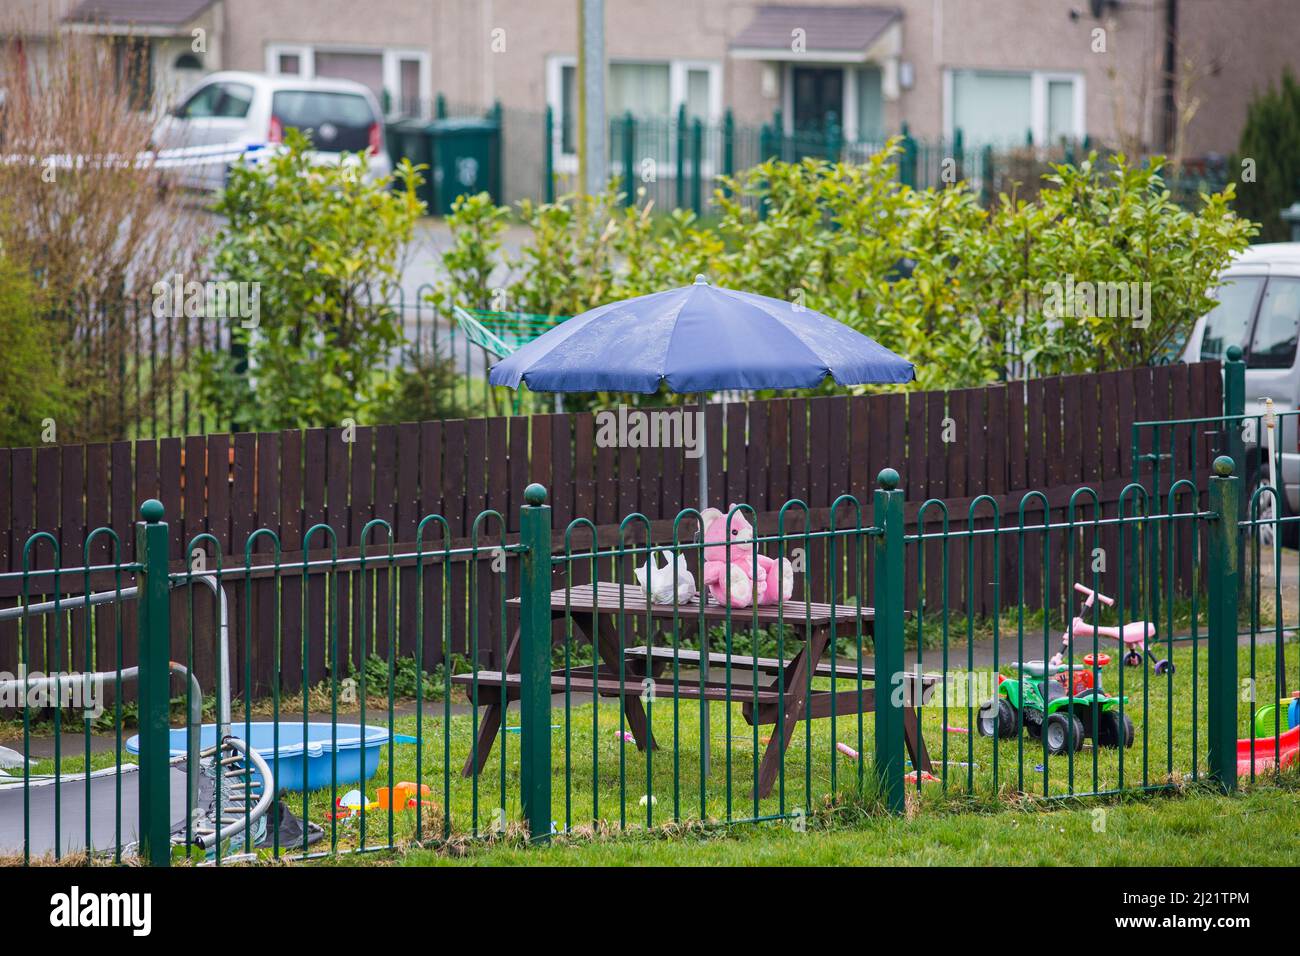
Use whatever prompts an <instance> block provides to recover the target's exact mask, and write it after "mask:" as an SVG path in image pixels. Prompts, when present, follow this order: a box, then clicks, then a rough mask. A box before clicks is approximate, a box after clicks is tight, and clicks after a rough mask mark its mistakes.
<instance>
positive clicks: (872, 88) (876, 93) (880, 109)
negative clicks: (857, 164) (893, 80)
mask: <svg viewBox="0 0 1300 956" xmlns="http://www.w3.org/2000/svg"><path fill="white" fill-rule="evenodd" d="M857 84H858V129H857V139H859V140H869V141H875V140H878V139H881V138H882V137H883V136H884V133H885V97H884V91H883V77H882V74H881V72H880V67H878V66H864V67H862V69H860V70H858V76H857Z"/></svg>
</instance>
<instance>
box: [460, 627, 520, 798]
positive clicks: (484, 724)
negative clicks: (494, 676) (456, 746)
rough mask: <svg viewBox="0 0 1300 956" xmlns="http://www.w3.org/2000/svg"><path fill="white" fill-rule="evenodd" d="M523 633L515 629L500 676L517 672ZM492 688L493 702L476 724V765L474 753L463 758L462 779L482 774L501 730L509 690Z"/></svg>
mask: <svg viewBox="0 0 1300 956" xmlns="http://www.w3.org/2000/svg"><path fill="white" fill-rule="evenodd" d="M522 632H523V627H522V625H521V626H520V627H517V628H515V634H514V637H512V638H510V647H509V649H508V650H507V651H506V661H505V667H504V668H503V669H502V671H501V673H502V676H504V675H506V674H510V673H514V672H515V671H517V670H519V655H520V646H519V640H520V634H521V633H522ZM502 684H503V686H502V687H501V688H499V689H498V688H493V690H494V691H495V698H496V699H495V700H492V701H489V703H488V705H487V706H486V707H485V708H484V709H483V717H482V719H480V720H479V722H478V731H477V733H478V764H477V766H476V765H475V763H474V751H473V750H471V751H470V752H469V756H468V757H466V758H465V768H464V769H463V770H462V771H461V776H463V777H473V776H476V775H478V774H480V773H482V772H483V768H484V767H485V766H487V758H488V754H490V753H491V752H492V742H493V741H494V740H496V739H497V732H498V731H499V730H500V729H501V717H502V715H503V714H504V713H505V708H506V705H507V704H509V703H510V689H509V688H508V687H506V686H504V681H503V682H502Z"/></svg>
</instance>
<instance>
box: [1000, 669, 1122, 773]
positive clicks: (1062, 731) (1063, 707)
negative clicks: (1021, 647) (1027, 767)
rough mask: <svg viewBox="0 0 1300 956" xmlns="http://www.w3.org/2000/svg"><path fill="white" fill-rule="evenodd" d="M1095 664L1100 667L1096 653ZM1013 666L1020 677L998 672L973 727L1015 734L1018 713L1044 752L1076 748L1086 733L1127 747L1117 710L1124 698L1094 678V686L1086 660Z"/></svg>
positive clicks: (1103, 744) (1105, 742)
mask: <svg viewBox="0 0 1300 956" xmlns="http://www.w3.org/2000/svg"><path fill="white" fill-rule="evenodd" d="M1109 660H1110V659H1109V658H1107V659H1106V663H1109ZM1095 664H1096V666H1098V667H1100V666H1103V665H1102V661H1101V658H1100V657H1098V658H1097V660H1096V661H1095ZM1014 666H1015V667H1016V668H1017V669H1018V670H1019V671H1020V676H1019V677H1014V678H1013V677H1006V676H1004V675H1002V674H999V675H998V696H997V697H996V698H995V699H994V700H992V701H989V702H988V703H987V704H985V705H984V707H982V708H981V709H980V713H979V719H978V720H977V721H976V726H977V727H978V728H979V732H980V734H981V735H983V736H985V737H993V736H997V737H1000V738H1003V739H1005V738H1009V737H1014V736H1016V725H1017V719H1016V713H1017V711H1018V712H1019V713H1020V715H1021V720H1020V722H1021V723H1022V724H1023V726H1024V728H1025V729H1026V730H1027V731H1029V734H1030V736H1031V737H1042V738H1043V739H1044V740H1045V741H1046V743H1047V751H1048V753H1052V754H1061V753H1067V752H1069V751H1074V750H1078V749H1079V748H1080V747H1082V746H1083V741H1084V739H1085V738H1088V737H1090V738H1092V740H1093V741H1094V743H1096V744H1097V745H1098V746H1100V747H1120V746H1123V747H1131V746H1133V719H1132V718H1131V717H1129V715H1128V714H1126V713H1123V712H1121V710H1120V705H1121V704H1127V703H1128V698H1127V697H1123V698H1120V697H1111V696H1110V695H1108V694H1107V693H1106V692H1105V690H1103V689H1102V687H1101V684H1100V681H1098V682H1097V684H1096V686H1094V685H1093V679H1092V674H1091V670H1092V665H1091V664H1088V665H1085V664H1075V665H1074V667H1073V668H1071V667H1070V666H1069V665H1066V664H1050V663H1047V664H1045V663H1043V662H1042V661H1022V662H1020V663H1018V664H1016V665H1014ZM1083 670H1087V671H1089V673H1088V675H1087V677H1086V678H1085V677H1083V676H1082V675H1080V674H1079V672H1080V671H1083ZM1094 716H1095V721H1094Z"/></svg>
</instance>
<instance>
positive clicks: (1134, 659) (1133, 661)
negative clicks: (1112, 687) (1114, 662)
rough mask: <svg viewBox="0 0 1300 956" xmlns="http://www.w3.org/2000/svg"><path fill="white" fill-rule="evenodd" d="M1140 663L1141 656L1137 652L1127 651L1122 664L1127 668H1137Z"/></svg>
mask: <svg viewBox="0 0 1300 956" xmlns="http://www.w3.org/2000/svg"><path fill="white" fill-rule="evenodd" d="M1141 663H1142V655H1141V654H1139V653H1138V652H1137V651H1129V652H1128V653H1127V654H1125V655H1124V664H1125V665H1126V666H1128V667H1137V666H1138V665H1139V664H1141Z"/></svg>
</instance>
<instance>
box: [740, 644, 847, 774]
mask: <svg viewBox="0 0 1300 956" xmlns="http://www.w3.org/2000/svg"><path fill="white" fill-rule="evenodd" d="M828 637H829V635H828V634H827V629H826V628H824V627H818V628H814V629H813V632H812V634H811V635H810V636H809V638H808V643H807V644H806V645H805V646H804V647H803V648H801V649H800V651H799V653H798V654H796V655H795V657H794V660H793V661H791V662H790V665H789V666H790V670H789V672H788V673H789V676H788V677H787V679H786V685H785V690H784V692H783V693H782V694H781V704H780V705H778V706H782V707H784V708H785V719H784V721H782V723H784V725H785V726H784V728H783V729H782V728H778V727H777V726H776V725H773V727H772V737H771V741H770V742H769V743H768V745H767V750H765V751H763V762H762V763H760V764H759V766H758V782H757V784H756V787H757V789H758V796H759V798H760V799H762V798H763V797H766V796H767V795H768V794H769V793H771V792H772V787H773V785H774V784H775V783H776V780H777V777H778V776H779V775H780V772H781V761H782V760H783V759H784V757H785V750H786V748H787V747H788V746H790V741H791V739H793V737H794V728H795V724H797V723H798V722H799V721H800V720H801V719H802V718H803V715H804V711H805V710H806V709H807V706H808V674H809V672H811V673H814V674H815V673H816V672H817V665H818V664H820V663H821V660H822V654H824V653H825V651H826V643H827V640H828ZM778 729H780V730H781V733H780V737H779V739H778V735H777V731H778Z"/></svg>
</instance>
